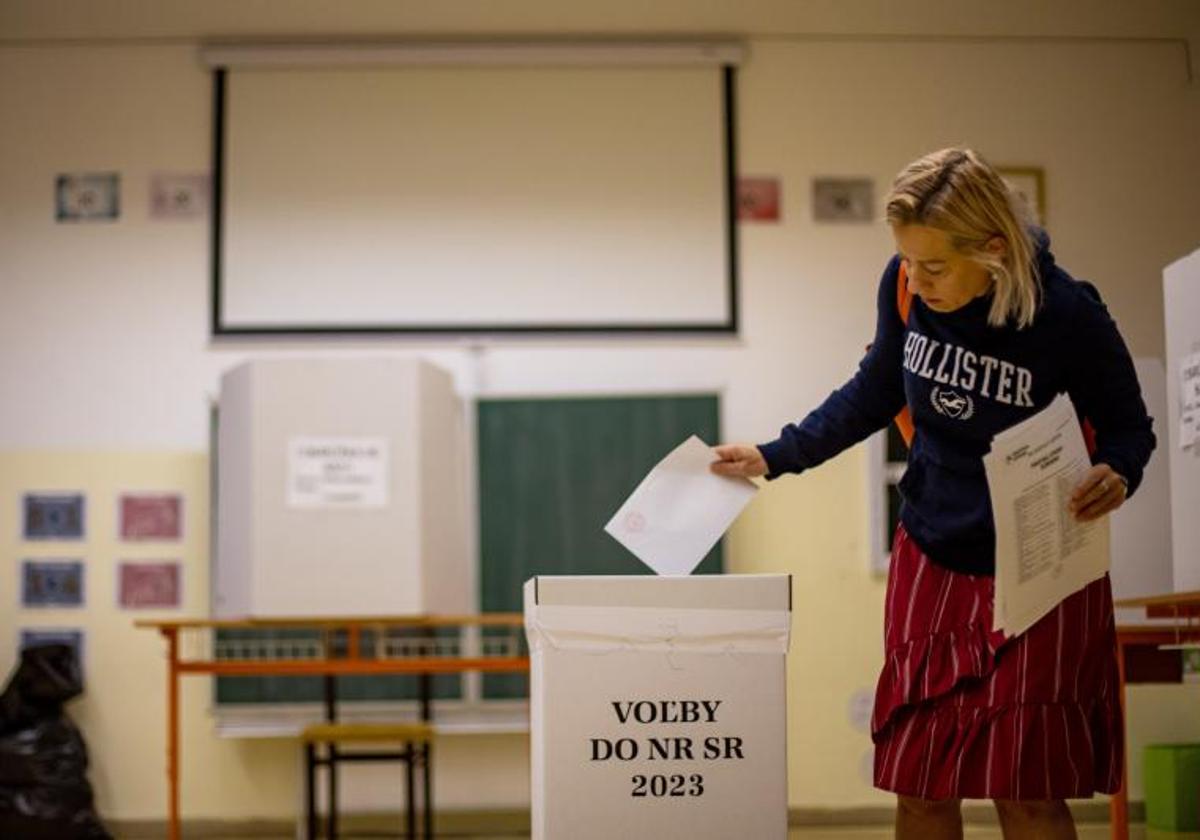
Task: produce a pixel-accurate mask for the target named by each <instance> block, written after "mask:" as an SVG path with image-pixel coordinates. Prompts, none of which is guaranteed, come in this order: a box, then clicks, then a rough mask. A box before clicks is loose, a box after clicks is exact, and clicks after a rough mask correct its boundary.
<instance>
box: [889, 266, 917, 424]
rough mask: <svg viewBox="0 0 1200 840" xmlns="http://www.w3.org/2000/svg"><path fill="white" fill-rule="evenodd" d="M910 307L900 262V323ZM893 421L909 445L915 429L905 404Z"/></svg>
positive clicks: (898, 292)
mask: <svg viewBox="0 0 1200 840" xmlns="http://www.w3.org/2000/svg"><path fill="white" fill-rule="evenodd" d="M910 308H912V293H911V292H909V291H908V273H907V272H906V271H905V270H904V263H903V262H902V263H900V271H899V273H897V275H896V311H897V312H899V313H900V323H902V324H907V323H908V310H909V309H910ZM894 422H895V424H896V431H898V432H900V437H902V438H904V445H905V446H908V447H911V446H912V442H913V435H914V434H915V433H916V430H915V429H914V428H913V419H912V412H911V411H909V410H908V406H907V405H906V406H904V408H902V409H900V413H899V414H897V415H896V419H895V421H894Z"/></svg>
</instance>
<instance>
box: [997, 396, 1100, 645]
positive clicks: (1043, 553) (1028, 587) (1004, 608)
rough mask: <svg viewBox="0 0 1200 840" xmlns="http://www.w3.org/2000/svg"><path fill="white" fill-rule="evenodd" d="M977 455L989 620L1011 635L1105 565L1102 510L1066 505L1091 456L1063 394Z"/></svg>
mask: <svg viewBox="0 0 1200 840" xmlns="http://www.w3.org/2000/svg"><path fill="white" fill-rule="evenodd" d="M983 463H984V467H985V468H986V470H987V482H988V489H989V491H990V492H991V497H992V514H993V516H994V517H995V523H996V594H995V609H994V616H993V624H992V626H993V628H994V629H996V630H1001V631H1003V632H1004V634H1005V635H1007V636H1017V635H1020V634H1021V633H1023V632H1025V631H1026V630H1028V629H1029V628H1030V627H1032V626H1033V625H1034V624H1035V623H1036V622H1037V621H1038V619H1040V618H1041V617H1042V616H1044V615H1046V613H1048V612H1050V611H1051V610H1053V609H1054V608H1055V607H1056V606H1058V604H1059V602H1061V601H1062V600H1063V599H1064V598H1066V597H1067V596H1068V595H1070V594H1072V593H1073V592H1077V591H1078V590H1080V589H1082V588H1083V587H1085V586H1087V585H1088V584H1089V583H1091V582H1092V581H1093V580H1096V579H1097V578H1100V577H1103V576H1104V574H1105V573H1106V572H1107V571H1108V567H1109V534H1108V517H1107V516H1104V517H1101V518H1100V519H1098V520H1094V521H1092V522H1079V521H1077V520H1076V519H1075V517H1074V515H1073V514H1072V513H1071V511H1070V509H1069V508H1068V503H1069V502H1070V498H1071V492H1072V491H1073V490H1074V489H1075V486H1076V485H1077V484H1078V483H1079V481H1080V479H1081V478H1082V477H1083V475H1084V473H1086V472H1087V471H1088V469H1090V468H1091V460H1090V459H1089V457H1088V452H1087V445H1086V444H1085V443H1084V440H1083V432H1082V430H1081V429H1080V427H1079V420H1078V418H1077V416H1076V414H1075V407H1074V405H1072V403H1071V399H1070V397H1068V396H1066V395H1065V394H1060V395H1059V396H1058V397H1057V398H1055V400H1054V401H1053V402H1052V403H1050V405H1049V406H1048V407H1047V408H1046V409H1044V410H1043V411H1041V412H1039V413H1038V414H1035V415H1034V416H1033V417H1030V418H1029V419H1028V420H1025V421H1024V422H1021V423H1018V424H1017V425H1015V426H1013V427H1011V428H1009V429H1006V430H1005V431H1003V432H1001V433H1000V434H998V435H996V437H995V438H994V439H993V441H992V451H991V452H990V453H988V454H987V455H985V456H984V459H983Z"/></svg>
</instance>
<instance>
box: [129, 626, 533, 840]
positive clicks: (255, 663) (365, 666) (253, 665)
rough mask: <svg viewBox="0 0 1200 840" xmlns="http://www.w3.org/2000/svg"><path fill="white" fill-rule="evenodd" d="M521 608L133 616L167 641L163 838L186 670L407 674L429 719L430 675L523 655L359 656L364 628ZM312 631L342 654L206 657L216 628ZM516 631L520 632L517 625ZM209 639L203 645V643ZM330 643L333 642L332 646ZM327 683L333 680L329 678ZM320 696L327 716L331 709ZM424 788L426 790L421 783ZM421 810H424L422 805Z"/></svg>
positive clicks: (175, 786)
mask: <svg viewBox="0 0 1200 840" xmlns="http://www.w3.org/2000/svg"><path fill="white" fill-rule="evenodd" d="M522 621H523V618H522V616H521V615H520V614H519V613H493V614H489V615H474V616H415V617H414V616H405V617H381V618H359V617H355V618H325V617H322V618H303V617H300V618H273V619H246V620H233V621H230V620H209V619H183V620H175V621H137V622H135V625H136V626H137V627H140V628H145V629H151V630H157V631H158V632H159V633H160V634H161V635H162V636H163V638H164V639H166V642H167V813H168V834H167V837H168V838H169V840H180V837H181V834H180V822H179V775H180V774H179V755H180V754H179V717H180V711H179V680H180V677H182V676H184V675H186V674H209V675H211V676H229V677H232V676H243V677H244V676H325V677H328V678H332V677H336V676H345V675H351V674H358V675H372V674H373V675H381V674H393V675H395V674H410V675H415V676H419V677H424V678H425V679H422V680H420V709H421V717H422V719H424V720H429V718H430V703H431V698H430V687H429V684H430V682H431V680H430V679H429V678H430V677H432V676H433V675H435V674H461V673H464V672H467V671H479V672H490V673H524V672H528V670H529V658H528V657H527V656H473V657H463V656H442V655H417V656H398V657H390V656H384V657H380V656H375V657H368V656H363V655H361V650H360V644H359V642H360V640H361V639H362V638H363V635H364V633H367V632H382V631H386V630H389V629H396V628H403V629H406V630H424V631H427V632H428V633H430V634H432V633H433V632H434V631H436V630H438V629H441V628H463V627H509V628H519V627H520V626H521V624H522ZM283 629H287V630H312V631H317V632H319V633H321V634H322V636H323V637H324V638H327V639H331V638H333V636H334V635H339V636H341V635H343V634H344V638H345V643H344V644H343V645H340V646H339V648H340V649H343V650H344V653H345V655H342V656H331V655H328V654H327V655H325V656H323V657H318V658H291V659H288V658H271V659H229V658H217V657H215V656H213V655H212V653H211V651H212V650H214V644H213V642H212V637H213V636H214V635H215V634H216V632H217V631H220V630H283ZM514 632H518V631H515V630H514ZM181 636H196V637H198V638H199V639H200V642H201V643H200V645H199V647H201V649H202V650H203V649H205V648H206V649H207V650H206V651H205V654H204V655H199V656H188V655H187V654H186V653H185V652H184V648H185V647H186V645H184V644H181ZM205 637H207V644H204V641H205ZM330 647H331V646H330ZM327 685H332V679H330V680H328V681H327ZM332 709H333V705H332V703H331V702H330V699H329V697H328V694H327V697H326V717H327V718H328V717H331V716H332V714H333V711H332ZM426 791H427V792H428V788H426ZM426 813H427V814H428V813H429V810H428V803H427V808H426Z"/></svg>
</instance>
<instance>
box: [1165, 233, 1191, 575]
mask: <svg viewBox="0 0 1200 840" xmlns="http://www.w3.org/2000/svg"><path fill="white" fill-rule="evenodd" d="M1163 311H1164V313H1165V318H1164V320H1165V327H1166V329H1165V333H1166V335H1165V338H1166V347H1167V406H1168V413H1167V416H1166V417H1165V418H1164V420H1165V423H1164V425H1165V426H1166V429H1165V430H1164V431H1165V434H1162V435H1160V436H1159V440H1160V444H1159V445H1160V446H1162V445H1165V446H1167V447H1168V455H1169V462H1170V465H1171V541H1172V546H1173V552H1172V554H1173V555H1174V561H1175V568H1174V584H1175V591H1176V592H1187V591H1192V590H1200V516H1198V515H1197V511H1200V250H1197V251H1194V252H1192V254H1190V255H1189V256H1186V257H1184V258H1183V259H1181V260H1178V261H1177V262H1174V263H1172V264H1171V265H1169V266H1167V268H1166V270H1164V271H1163Z"/></svg>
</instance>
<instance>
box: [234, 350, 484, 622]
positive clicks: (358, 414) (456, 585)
mask: <svg viewBox="0 0 1200 840" xmlns="http://www.w3.org/2000/svg"><path fill="white" fill-rule="evenodd" d="M465 440H466V436H465V434H464V433H463V413H462V407H461V401H460V400H459V398H458V396H457V395H456V394H455V392H454V388H453V383H452V381H451V377H450V375H449V374H448V373H446V372H445V371H443V370H441V369H439V368H437V367H434V366H433V365H430V364H428V363H426V362H423V361H420V360H416V359H386V358H382V359H271V360H259V361H252V362H248V363H246V364H242V365H239V366H237V367H235V368H233V369H232V370H230V371H229V372H227V373H226V374H225V375H224V376H223V377H222V378H221V401H220V418H219V426H218V443H217V472H218V478H217V483H218V494H217V499H218V502H217V555H216V563H215V567H214V580H213V613H214V615H215V616H217V617H229V616H235V617H236V616H254V617H259V618H262V617H280V616H284V617H290V616H357V615H406V614H419V613H445V614H451V615H455V614H463V613H467V612H470V611H471V610H472V605H473V603H474V599H473V597H472V592H471V584H470V581H471V575H470V552H469V549H468V543H467V538H466V535H467V527H466V522H467V519H466V513H467V511H466V504H465V502H464V499H465V495H466V494H465V490H464V486H463V485H464V483H465V472H464V469H463V463H464V460H463V458H464V454H465V453H464V448H465V445H464V444H465Z"/></svg>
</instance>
